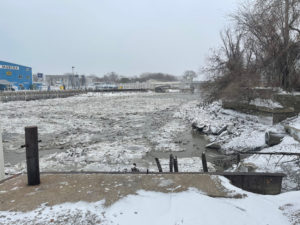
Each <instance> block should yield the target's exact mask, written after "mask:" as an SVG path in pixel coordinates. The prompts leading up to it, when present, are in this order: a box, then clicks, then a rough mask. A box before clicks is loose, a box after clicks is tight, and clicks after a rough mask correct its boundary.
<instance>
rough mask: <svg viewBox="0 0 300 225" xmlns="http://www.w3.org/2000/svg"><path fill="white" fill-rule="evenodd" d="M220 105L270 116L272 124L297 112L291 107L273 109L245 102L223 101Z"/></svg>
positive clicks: (225, 107)
mask: <svg viewBox="0 0 300 225" xmlns="http://www.w3.org/2000/svg"><path fill="white" fill-rule="evenodd" d="M299 104H300V103H299ZM222 106H223V108H224V109H232V110H236V111H239V112H243V113H250V114H254V115H264V116H272V117H273V124H277V123H280V122H281V121H283V120H285V119H287V118H290V117H293V116H295V115H297V112H295V110H294V108H293V107H285V108H274V109H273V108H268V107H264V106H256V105H250V104H249V103H247V102H233V101H223V103H222Z"/></svg>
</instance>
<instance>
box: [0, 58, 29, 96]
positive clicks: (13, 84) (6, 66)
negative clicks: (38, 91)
mask: <svg viewBox="0 0 300 225" xmlns="http://www.w3.org/2000/svg"><path fill="white" fill-rule="evenodd" d="M11 88H13V89H14V90H28V89H31V88H32V69H31V67H27V66H21V65H18V64H14V63H9V62H4V61H0V90H5V89H11Z"/></svg>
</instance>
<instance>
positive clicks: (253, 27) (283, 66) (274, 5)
mask: <svg viewBox="0 0 300 225" xmlns="http://www.w3.org/2000/svg"><path fill="white" fill-rule="evenodd" d="M230 19H231V25H230V27H229V28H227V29H225V30H224V31H222V32H221V35H220V36H221V40H222V46H221V47H220V48H218V49H215V50H213V52H212V53H211V55H210V57H209V60H208V62H209V64H208V66H207V67H206V68H205V72H206V73H208V74H209V75H210V76H211V77H212V81H211V82H210V83H209V85H208V87H209V88H208V89H209V90H210V94H211V97H213V98H222V97H225V98H233V97H234V96H237V93H238V94H242V93H245V90H247V88H252V87H256V86H267V87H277V88H282V89H283V90H285V91H292V90H296V89H299V88H300V61H299V59H300V27H299V25H300V1H299V0H264V1H262V0H252V1H247V2H246V3H242V4H241V5H240V6H239V8H238V10H237V11H236V12H235V13H233V14H231V15H230Z"/></svg>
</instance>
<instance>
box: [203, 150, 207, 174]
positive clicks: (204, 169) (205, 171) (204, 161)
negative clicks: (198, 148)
mask: <svg viewBox="0 0 300 225" xmlns="http://www.w3.org/2000/svg"><path fill="white" fill-rule="evenodd" d="M202 167H203V172H204V173H207V172H208V169H207V161H206V155H205V153H204V152H203V153H202Z"/></svg>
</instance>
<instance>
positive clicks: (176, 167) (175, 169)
mask: <svg viewBox="0 0 300 225" xmlns="http://www.w3.org/2000/svg"><path fill="white" fill-rule="evenodd" d="M174 172H175V173H178V160H177V156H175V157H174Z"/></svg>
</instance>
